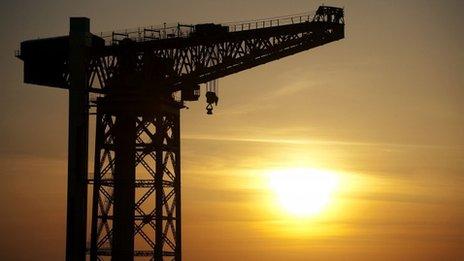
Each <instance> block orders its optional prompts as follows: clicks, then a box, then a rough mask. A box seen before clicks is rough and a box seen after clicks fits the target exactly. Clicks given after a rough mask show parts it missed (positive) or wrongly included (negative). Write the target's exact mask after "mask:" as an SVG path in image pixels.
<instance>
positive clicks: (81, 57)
mask: <svg viewBox="0 0 464 261" xmlns="http://www.w3.org/2000/svg"><path fill="white" fill-rule="evenodd" d="M89 32H90V21H89V19H88V18H83V17H72V18H70V30H69V83H70V88H69V134H68V198H67V220H66V221H67V222H66V260H68V261H83V260H85V252H86V218H87V215H86V214H87V172H88V170H87V160H88V128H89V118H88V111H89V96H88V93H87V85H88V80H87V47H89V46H88V45H89V44H90V41H89V39H90V33H89Z"/></svg>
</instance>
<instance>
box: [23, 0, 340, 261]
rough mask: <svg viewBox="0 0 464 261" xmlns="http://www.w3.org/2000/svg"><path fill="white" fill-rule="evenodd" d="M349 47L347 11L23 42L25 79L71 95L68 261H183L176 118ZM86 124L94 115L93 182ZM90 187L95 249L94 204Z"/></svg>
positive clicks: (77, 22) (78, 29)
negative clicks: (250, 72)
mask: <svg viewBox="0 0 464 261" xmlns="http://www.w3.org/2000/svg"><path fill="white" fill-rule="evenodd" d="M342 38H344V11H343V9H341V8H336V7H328V6H321V7H319V8H318V9H317V11H316V12H315V14H314V15H310V14H299V15H293V16H285V17H277V18H271V19H264V20H253V21H249V22H241V23H230V24H212V23H210V24H197V25H182V24H177V25H174V26H168V25H166V24H164V25H163V26H160V27H146V28H138V29H136V30H125V31H115V32H111V33H108V34H100V35H94V34H91V33H90V21H89V19H88V18H83V17H73V18H70V31H69V35H67V36H61V37H54V38H45V39H38V40H29V41H24V42H22V43H21V50H20V51H18V52H17V53H16V56H17V57H18V58H20V59H21V60H23V61H24V82H26V83H31V84H37V85H44V86H51V87H57V88H64V89H68V90H69V137H68V142H69V144H68V192H67V193H68V199H67V203H68V204H67V226H66V227H67V231H66V233H67V238H66V260H69V261H71V260H72V261H74V260H79V261H83V260H86V258H89V257H90V260H108V259H109V258H110V257H111V260H114V261H119V260H134V257H138V258H140V259H148V260H181V189H180V186H181V167H180V163H181V157H180V155H181V154H180V118H179V115H180V110H181V109H182V108H185V102H190V101H197V100H198V99H199V96H200V84H206V101H207V106H206V110H207V113H208V114H212V110H213V104H215V105H217V103H218V96H217V79H219V78H221V77H224V76H227V75H230V74H234V73H237V72H240V71H243V70H247V69H249V68H252V67H255V66H258V65H261V64H264V63H267V62H271V61H274V60H277V59H280V58H283V57H286V56H289V55H293V54H296V53H298V52H302V51H305V50H309V49H311V48H315V47H317V46H321V45H323V44H327V43H330V42H333V41H336V40H340V39H342ZM89 115H96V121H95V122H96V132H95V136H96V141H95V156H94V166H93V177H92V176H90V175H89V171H88V163H87V162H88V157H89V156H88V142H89V140H88V131H89ZM88 190H91V192H92V193H91V218H90V220H91V223H90V237H89V238H90V241H89V243H87V230H88V228H87V211H88V209H87V199H88Z"/></svg>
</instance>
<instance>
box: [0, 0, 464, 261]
mask: <svg viewBox="0 0 464 261" xmlns="http://www.w3.org/2000/svg"><path fill="white" fill-rule="evenodd" d="M321 3H322V2H318V1H302V0H296V1H274V0H266V1H265V0H259V1H249V0H247V1H245V0H235V1H221V0H215V1H213V0H197V1H179V0H173V1H120V0H117V1H56V0H53V1H52V0H47V1H30V0H27V1H11V0H9V1H8V0H7V1H2V3H1V5H2V6H1V8H0V19H1V23H0V29H1V31H2V36H1V37H2V38H1V42H0V50H1V51H0V70H1V72H2V73H1V76H0V77H1V83H2V86H1V87H0V134H1V135H0V204H1V206H2V211H1V215H0V259H2V260H63V257H64V242H65V241H64V240H65V233H64V232H65V211H66V205H65V204H66V194H65V193H66V151H67V149H66V148H67V147H66V146H67V145H66V141H67V92H66V91H64V90H58V89H52V88H45V87H39V86H32V85H25V84H23V83H22V62H21V61H20V60H18V59H15V58H14V56H13V55H14V50H15V49H18V48H19V43H20V42H21V41H23V40H27V39H32V38H37V37H46V36H54V35H64V34H66V33H67V31H68V17H69V16H87V17H89V18H90V19H91V23H92V27H91V28H92V31H93V32H100V31H109V30H112V29H124V28H132V27H137V26H144V25H152V24H161V23H163V22H168V23H170V22H183V23H199V22H208V21H214V22H227V21H239V20H246V19H254V18H265V17H273V16H279V15H285V14H292V13H300V12H304V11H311V10H315V9H316V8H317V6H318V5H319V4H321ZM324 4H326V5H335V6H341V7H345V12H346V15H345V16H346V29H345V30H346V39H344V40H341V41H338V42H335V43H331V44H328V45H325V46H322V47H319V48H317V49H314V50H310V51H307V52H304V53H300V54H298V55H295V56H292V57H288V58H285V59H282V60H279V61H276V62H273V63H269V64H266V65H263V66H260V67H258V68H254V69H251V70H248V71H246V72H242V73H239V74H235V75H232V76H229V77H226V78H223V79H220V81H219V82H220V83H219V85H220V92H219V94H220V97H219V99H220V100H219V106H218V107H217V108H215V114H214V115H213V116H208V115H206V114H205V110H204V107H205V101H204V98H203V97H202V100H201V101H200V102H197V103H192V104H190V105H189V107H190V109H189V110H184V111H183V114H182V137H183V139H182V156H183V162H182V163H183V165H182V171H183V180H182V181H183V239H184V241H183V252H184V257H185V260H237V259H240V260H243V261H245V260H372V259H374V258H375V259H376V260H464V247H463V246H464V189H463V188H464V116H463V115H464V106H463V100H464V73H463V72H464V53H463V52H462V49H463V47H464V30H463V29H462V28H463V27H462V26H463V24H464V18H463V15H462V10H464V2H462V1H367V0H366V1H325V2H324ZM297 167H304V168H316V169H325V170H330V171H334V172H336V173H339V174H340V177H341V181H340V189H339V190H338V191H337V193H336V195H335V196H334V198H333V199H332V201H331V202H330V204H329V205H328V207H327V209H326V210H325V211H324V212H323V213H322V214H321V215H320V216H318V217H316V218H311V219H305V220H299V219H295V218H294V217H292V216H289V215H286V214H285V213H284V211H283V210H282V209H281V208H280V207H279V206H278V205H277V203H276V202H275V199H274V196H273V194H272V193H273V192H272V191H271V190H270V189H269V186H268V183H267V175H268V173H269V172H270V171H272V170H275V169H288V168H297Z"/></svg>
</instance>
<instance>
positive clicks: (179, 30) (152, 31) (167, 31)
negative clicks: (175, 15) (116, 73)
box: [99, 24, 193, 45]
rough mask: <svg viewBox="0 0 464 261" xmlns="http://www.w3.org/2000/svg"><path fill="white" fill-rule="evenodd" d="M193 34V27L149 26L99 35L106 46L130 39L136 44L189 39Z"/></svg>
mask: <svg viewBox="0 0 464 261" xmlns="http://www.w3.org/2000/svg"><path fill="white" fill-rule="evenodd" d="M191 32H193V25H182V24H177V25H172V24H171V25H167V24H163V25H161V26H147V27H138V28H133V29H125V30H118V31H111V32H102V33H100V34H99V36H100V37H101V38H103V39H104V40H105V43H106V45H113V44H118V43H119V42H120V41H121V40H123V39H124V38H130V39H131V40H133V41H136V42H144V41H152V40H159V39H167V38H176V37H188V36H189V35H190V33H191Z"/></svg>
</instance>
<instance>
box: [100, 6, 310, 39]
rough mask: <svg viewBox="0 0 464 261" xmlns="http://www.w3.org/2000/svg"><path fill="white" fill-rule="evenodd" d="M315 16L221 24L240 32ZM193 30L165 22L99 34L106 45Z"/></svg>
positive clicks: (192, 28) (230, 30)
mask: <svg viewBox="0 0 464 261" xmlns="http://www.w3.org/2000/svg"><path fill="white" fill-rule="evenodd" d="M313 18H314V13H300V14H293V15H286V16H278V17H272V18H265V19H257V20H249V21H240V22H227V23H222V24H221V25H223V26H227V27H229V32H238V31H245V30H253V29H260V28H268V27H275V26H281V25H288V24H298V23H304V22H310V21H312V20H313ZM192 32H194V25H183V24H177V25H176V24H170V25H167V24H163V25H159V26H148V27H139V28H133V29H125V30H118V31H111V32H102V33H100V34H99V36H100V37H102V38H103V39H104V40H105V43H106V45H114V44H118V43H119V42H120V41H121V40H123V39H125V38H130V39H131V40H133V41H136V42H144V41H151V40H159V39H167V38H179V37H188V36H189V35H190V34H191V33H192Z"/></svg>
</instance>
